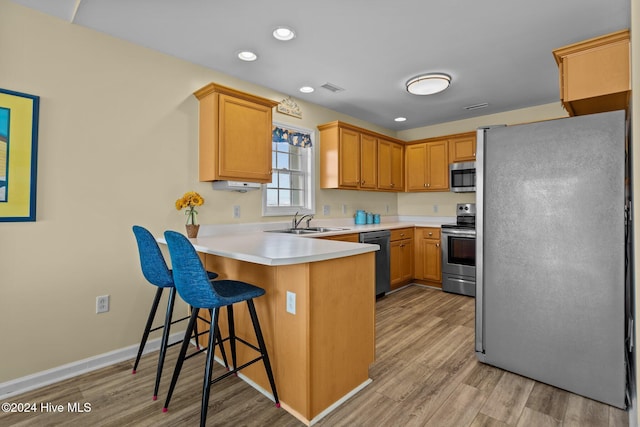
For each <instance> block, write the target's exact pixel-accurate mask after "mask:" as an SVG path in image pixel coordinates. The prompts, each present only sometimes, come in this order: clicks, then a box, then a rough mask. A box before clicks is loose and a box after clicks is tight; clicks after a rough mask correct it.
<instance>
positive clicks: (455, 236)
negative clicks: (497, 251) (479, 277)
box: [442, 228, 476, 279]
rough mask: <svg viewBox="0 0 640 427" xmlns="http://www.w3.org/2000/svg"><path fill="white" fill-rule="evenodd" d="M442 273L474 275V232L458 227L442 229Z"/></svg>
mask: <svg viewBox="0 0 640 427" xmlns="http://www.w3.org/2000/svg"><path fill="white" fill-rule="evenodd" d="M442 273H443V274H445V273H447V274H451V275H455V276H467V277H471V278H474V279H475V277H476V232H475V230H469V229H459V228H443V229H442Z"/></svg>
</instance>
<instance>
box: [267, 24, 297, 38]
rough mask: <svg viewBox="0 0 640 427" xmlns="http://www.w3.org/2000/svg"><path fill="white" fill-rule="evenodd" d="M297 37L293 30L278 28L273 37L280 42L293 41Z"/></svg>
mask: <svg viewBox="0 0 640 427" xmlns="http://www.w3.org/2000/svg"><path fill="white" fill-rule="evenodd" d="M295 36H296V33H294V32H293V30H292V29H291V28H287V27H278V28H276V29H275V30H273V37H275V38H276V39H278V40H284V41H287V40H291V39H292V38H294V37H295Z"/></svg>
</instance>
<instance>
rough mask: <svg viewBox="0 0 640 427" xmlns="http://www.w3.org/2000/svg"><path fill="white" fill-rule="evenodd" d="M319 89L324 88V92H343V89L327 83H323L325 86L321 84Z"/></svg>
mask: <svg viewBox="0 0 640 427" xmlns="http://www.w3.org/2000/svg"><path fill="white" fill-rule="evenodd" d="M320 87H323V88H325V89H326V90H330V91H331V92H342V91H343V90H344V89H342V88H341V87H339V86H336V85H334V84H333V83H328V82H327V83H325V84H323V85H322V86H320Z"/></svg>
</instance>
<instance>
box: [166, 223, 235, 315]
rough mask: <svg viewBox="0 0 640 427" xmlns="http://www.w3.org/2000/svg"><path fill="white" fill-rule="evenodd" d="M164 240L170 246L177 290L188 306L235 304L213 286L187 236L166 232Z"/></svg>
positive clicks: (210, 306) (204, 306)
mask: <svg viewBox="0 0 640 427" xmlns="http://www.w3.org/2000/svg"><path fill="white" fill-rule="evenodd" d="M164 238H165V240H166V241H167V246H169V256H170V257H171V267H172V269H173V280H174V283H175V286H176V290H177V291H178V294H179V295H180V297H181V298H182V299H183V300H185V302H186V303H187V304H189V305H191V306H192V307H197V308H213V307H223V306H225V305H228V304H229V303H233V302H234V301H225V298H221V296H220V295H219V294H218V293H217V292H216V291H215V290H214V288H213V286H211V282H210V281H209V278H208V277H207V272H206V270H205V269H204V267H203V266H202V261H200V257H198V254H197V253H196V250H195V248H194V247H193V245H192V244H191V242H190V241H189V240H188V239H187V238H186V237H185V236H183V235H182V234H180V233H178V232H176V231H165V232H164Z"/></svg>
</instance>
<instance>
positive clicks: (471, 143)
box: [449, 132, 476, 163]
mask: <svg viewBox="0 0 640 427" xmlns="http://www.w3.org/2000/svg"><path fill="white" fill-rule="evenodd" d="M475 161H476V133H475V132H468V133H464V134H460V135H455V136H452V137H450V138H449V163H458V162H475Z"/></svg>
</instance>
